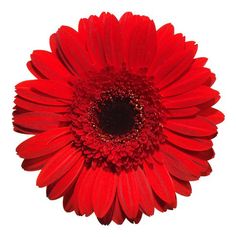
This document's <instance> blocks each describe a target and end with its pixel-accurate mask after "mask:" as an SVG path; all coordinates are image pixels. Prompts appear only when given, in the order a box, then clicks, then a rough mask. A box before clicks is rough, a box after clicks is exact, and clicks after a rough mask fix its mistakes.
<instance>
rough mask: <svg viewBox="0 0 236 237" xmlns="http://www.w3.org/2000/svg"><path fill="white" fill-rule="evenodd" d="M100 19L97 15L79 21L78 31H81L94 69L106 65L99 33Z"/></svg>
mask: <svg viewBox="0 0 236 237" xmlns="http://www.w3.org/2000/svg"><path fill="white" fill-rule="evenodd" d="M101 28H102V25H101V20H100V19H99V18H98V17H97V16H90V17H89V19H82V20H80V22H79V32H82V34H83V35H84V38H85V40H86V43H87V50H88V54H89V56H90V57H91V59H92V62H93V64H94V66H95V67H96V69H98V70H99V69H103V68H105V67H106V66H107V61H106V56H105V51H104V47H106V46H105V45H103V42H102V35H101V33H102V32H101Z"/></svg>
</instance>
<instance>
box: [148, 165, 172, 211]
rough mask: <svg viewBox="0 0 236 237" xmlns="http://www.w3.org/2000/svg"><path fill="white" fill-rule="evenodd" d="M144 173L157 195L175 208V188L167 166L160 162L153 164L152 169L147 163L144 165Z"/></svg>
mask: <svg viewBox="0 0 236 237" xmlns="http://www.w3.org/2000/svg"><path fill="white" fill-rule="evenodd" d="M144 171H145V173H146V176H147V178H148V180H149V183H150V184H151V186H152V189H153V191H154V192H155V193H156V195H157V196H158V197H160V198H161V199H162V200H163V201H165V202H167V203H168V204H170V205H172V206H173V207H175V206H176V196H175V192H174V187H173V183H172V180H171V177H170V175H169V172H168V170H167V169H166V168H165V166H164V165H163V164H160V163H158V162H152V167H150V166H149V165H148V164H147V163H144Z"/></svg>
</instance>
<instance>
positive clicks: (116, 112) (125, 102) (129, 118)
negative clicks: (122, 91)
mask: <svg viewBox="0 0 236 237" xmlns="http://www.w3.org/2000/svg"><path fill="white" fill-rule="evenodd" d="M130 102H131V101H130V99H129V98H121V97H120V98H119V97H116V98H113V99H112V100H110V99H109V100H106V101H104V102H103V103H101V102H100V103H99V104H98V107H99V111H97V117H98V125H99V127H100V128H101V129H102V130H103V131H104V132H106V133H108V134H111V135H124V134H126V133H128V132H130V131H131V130H132V129H133V127H134V125H135V117H136V115H137V114H138V111H137V110H136V109H135V107H134V105H133V104H132V103H130Z"/></svg>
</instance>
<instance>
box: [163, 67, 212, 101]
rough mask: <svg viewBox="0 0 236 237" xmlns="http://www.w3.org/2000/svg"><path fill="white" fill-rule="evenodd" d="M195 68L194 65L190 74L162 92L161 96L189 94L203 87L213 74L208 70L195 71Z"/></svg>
mask: <svg viewBox="0 0 236 237" xmlns="http://www.w3.org/2000/svg"><path fill="white" fill-rule="evenodd" d="M194 66H195V65H194V64H193V65H192V67H191V69H190V70H189V72H187V73H186V74H185V75H183V77H181V78H180V79H179V80H177V81H176V82H175V83H173V84H171V85H170V86H168V87H166V88H164V89H163V90H161V92H160V94H161V95H162V96H163V97H167V96H174V95H178V94H182V93H184V92H188V91H190V90H193V89H195V88H197V87H199V86H200V85H203V84H204V82H206V81H207V80H208V79H209V77H210V75H211V72H210V70H209V69H207V68H198V69H195V68H194ZM193 68H194V69H193Z"/></svg>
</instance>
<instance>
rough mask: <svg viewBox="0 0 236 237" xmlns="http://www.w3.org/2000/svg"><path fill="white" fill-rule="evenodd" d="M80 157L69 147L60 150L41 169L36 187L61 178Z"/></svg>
mask: <svg viewBox="0 0 236 237" xmlns="http://www.w3.org/2000/svg"><path fill="white" fill-rule="evenodd" d="M80 156H81V154H80V153H78V151H77V150H76V149H75V148H74V147H72V146H71V145H69V146H66V147H64V148H63V149H61V150H60V151H59V152H57V153H56V154H54V155H53V156H52V157H51V158H50V160H49V162H48V163H47V164H46V165H45V166H44V167H43V169H42V170H41V172H40V174H39V176H38V178H37V185H38V186H39V187H44V186H47V185H49V184H51V183H53V182H54V181H56V180H57V179H59V178H61V177H62V176H63V175H64V174H65V173H66V172H67V171H68V170H69V169H71V167H72V166H73V165H74V164H75V163H76V162H77V161H78V159H79V157H80Z"/></svg>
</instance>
